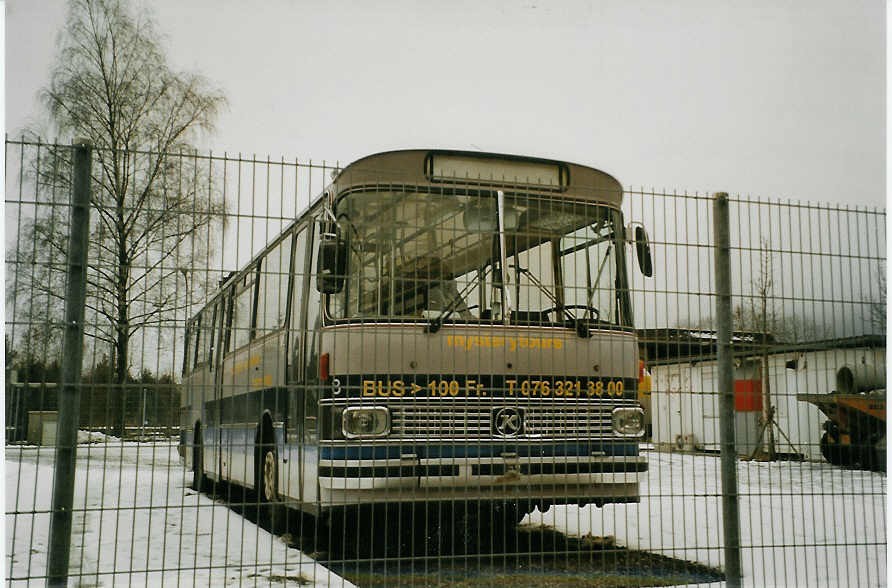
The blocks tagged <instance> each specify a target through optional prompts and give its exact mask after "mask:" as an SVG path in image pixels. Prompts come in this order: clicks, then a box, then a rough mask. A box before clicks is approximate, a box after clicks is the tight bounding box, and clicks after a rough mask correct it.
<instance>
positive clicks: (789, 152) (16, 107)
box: [6, 0, 886, 206]
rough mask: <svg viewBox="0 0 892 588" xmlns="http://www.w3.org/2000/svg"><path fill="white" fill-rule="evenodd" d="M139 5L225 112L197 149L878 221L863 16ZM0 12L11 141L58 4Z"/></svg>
mask: <svg viewBox="0 0 892 588" xmlns="http://www.w3.org/2000/svg"><path fill="white" fill-rule="evenodd" d="M145 4H146V5H148V6H150V7H151V9H152V10H153V11H154V14H155V16H156V20H157V22H158V28H159V29H160V30H161V31H163V32H164V33H165V35H166V47H167V49H168V55H169V57H170V60H171V62H172V63H173V65H174V67H176V68H178V69H184V70H193V71H198V72H201V73H203V74H204V75H206V76H208V77H209V78H210V79H211V80H212V81H214V82H215V83H216V84H217V85H218V86H219V87H220V88H221V89H222V90H223V91H224V92H225V93H226V95H227V96H228V99H229V107H228V110H227V111H226V112H225V113H224V114H223V115H222V116H221V118H220V120H219V124H218V130H217V132H216V134H215V135H213V136H212V137H210V138H209V139H208V141H207V145H206V146H207V147H210V148H213V150H214V151H215V152H222V151H229V152H230V153H233V152H241V153H244V154H257V155H259V156H264V157H265V156H266V155H270V156H272V157H273V158H276V159H278V158H279V157H280V156H285V157H286V158H289V159H290V158H294V157H299V158H301V159H306V158H309V157H311V158H313V159H315V160H321V159H327V160H339V161H340V162H341V163H342V164H344V163H346V162H349V161H352V160H354V159H356V158H359V157H361V156H363V155H366V154H369V153H373V152H377V151H382V150H387V149H398V148H406V147H428V146H431V147H444V148H459V149H470V150H477V149H479V150H483V151H494V152H506V153H516V154H526V155H536V156H543V157H553V158H557V159H563V160H568V161H573V162H577V163H582V164H586V165H591V166H594V167H598V168H601V169H603V170H605V171H607V172H608V173H611V174H613V175H614V176H616V177H617V178H618V179H619V180H620V181H621V182H622V183H623V184H624V185H625V186H627V187H635V188H637V187H644V188H651V187H654V188H657V189H667V190H679V191H681V190H688V191H699V192H701V193H702V192H710V191H717V190H723V191H728V192H731V193H732V194H740V195H752V196H761V197H781V198H795V199H801V200H808V201H819V202H828V201H829V202H845V203H852V204H866V205H871V206H874V205H884V203H885V198H886V187H885V169H886V166H885V161H886V160H885V145H886V143H885V126H886V120H885V116H886V95H885V73H886V63H885V59H886V55H885V45H884V39H885V28H886V18H885V9H886V3H885V2H883V1H882V0H862V1H854V0H846V1H838V0H833V1H818V0H808V1H805V0H795V1H786V2H785V1H771V2H769V1H762V2H749V1H741V2H730V1H715V0H686V1H681V0H678V1H676V0H664V1H662V2H656V1H650V0H641V1H630V0H604V1H600V0H597V1H596V0H592V1H587V2H586V1H575V2H571V1H567V0H562V1H560V2H558V1H556V0H552V1H544V0H520V1H516V2H509V1H493V2H478V1H469V2H421V1H417V2H387V1H383V2H331V1H318V2H317V1H309V0H306V1H297V0H293V1H287V0H277V1H273V0H266V1H264V2H244V1H222V0H188V1H183V0H155V1H151V2H146V3H145ZM6 11H7V20H6V27H7V31H6V34H7V37H6V68H7V70H6V125H7V130H8V132H10V133H13V134H14V133H16V131H18V130H19V129H21V128H22V127H23V126H24V125H26V124H28V122H29V121H32V120H34V119H35V116H36V115H37V114H38V112H39V110H38V106H37V101H36V94H37V91H38V90H39V88H40V87H41V86H42V85H45V84H46V82H47V80H48V75H49V68H50V64H51V62H52V60H53V57H54V52H55V37H56V34H57V32H58V31H59V29H60V28H61V26H62V24H63V22H64V18H65V3H64V2H62V1H60V0H41V1H39V2H35V1H33V0H7V2H6ZM62 139H63V140H66V141H67V140H68V139H69V138H62Z"/></svg>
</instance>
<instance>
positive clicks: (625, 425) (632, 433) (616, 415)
mask: <svg viewBox="0 0 892 588" xmlns="http://www.w3.org/2000/svg"><path fill="white" fill-rule="evenodd" d="M613 432H614V433H616V434H617V435H619V436H620V437H641V436H642V435H644V411H643V410H642V409H640V408H638V407H634V408H633V407H621V408H614V409H613Z"/></svg>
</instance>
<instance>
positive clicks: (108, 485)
mask: <svg viewBox="0 0 892 588" xmlns="http://www.w3.org/2000/svg"><path fill="white" fill-rule="evenodd" d="M52 464H53V450H52V448H43V449H38V448H36V447H28V446H8V447H7V448H6V512H7V515H6V546H5V547H6V561H5V568H6V570H5V574H6V576H7V578H8V579H9V580H10V581H11V582H10V584H11V585H12V586H18V585H27V584H30V583H33V585H36V586H42V585H44V582H45V580H44V579H43V577H44V574H45V573H46V565H47V548H48V538H49V519H50V515H49V513H48V510H49V507H50V505H51V503H52V483H53V468H52ZM137 464H139V467H137ZM77 474H78V475H77V483H76V491H75V505H74V508H75V511H76V514H75V521H74V533H73V535H74V536H73V539H72V551H71V567H70V574H71V575H70V582H69V585H85V586H93V585H98V586H129V585H133V586H160V585H162V584H163V585H165V586H167V585H169V586H223V585H237V586H255V585H261V586H267V585H269V584H271V583H272V584H276V585H280V586H281V585H287V586H299V585H317V586H343V585H348V586H349V585H351V584H349V583H348V582H345V581H344V580H342V579H341V578H340V577H338V576H336V575H334V574H332V573H331V572H330V571H329V570H328V569H326V568H324V567H323V566H321V565H318V564H316V563H315V562H314V561H313V560H312V559H310V558H309V557H307V556H305V555H303V554H302V553H301V552H300V551H297V550H295V549H289V548H288V546H287V545H286V544H285V542H284V541H282V539H280V538H279V537H275V536H273V535H270V534H269V533H268V532H266V531H265V530H263V529H261V528H259V527H257V526H256V525H254V524H252V523H250V522H249V521H248V520H246V519H245V518H243V517H241V516H239V515H237V514H236V513H234V512H233V511H231V510H230V509H229V508H227V507H226V506H224V505H223V504H222V503H219V502H215V501H213V500H211V499H210V498H208V497H207V496H206V495H199V494H196V493H195V492H193V491H192V490H190V489H189V488H188V487H187V484H188V483H189V482H191V477H192V475H191V473H190V474H186V473H185V472H184V470H183V467H182V466H181V465H180V463H179V455H178V454H177V452H176V445H175V444H173V443H171V444H161V443H156V444H138V443H123V444H122V443H120V442H110V443H100V444H91V445H81V446H80V447H79V448H78V463H77ZM187 478H188V479H187ZM14 513H19V514H18V515H15V514H14ZM32 513H33V514H32ZM29 579H31V582H29Z"/></svg>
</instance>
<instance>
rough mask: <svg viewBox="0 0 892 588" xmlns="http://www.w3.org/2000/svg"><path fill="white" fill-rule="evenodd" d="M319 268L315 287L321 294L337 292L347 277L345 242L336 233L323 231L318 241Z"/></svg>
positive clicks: (342, 286) (342, 287) (341, 288)
mask: <svg viewBox="0 0 892 588" xmlns="http://www.w3.org/2000/svg"><path fill="white" fill-rule="evenodd" d="M318 267H319V270H318V272H317V273H316V289H317V290H319V292H321V293H322V294H337V293H338V292H340V291H341V290H343V289H344V281H345V280H346V278H347V242H346V241H344V240H343V239H341V237H340V235H338V234H336V233H323V235H322V240H321V241H320V242H319V263H318Z"/></svg>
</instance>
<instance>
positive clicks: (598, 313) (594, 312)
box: [542, 304, 601, 320]
mask: <svg viewBox="0 0 892 588" xmlns="http://www.w3.org/2000/svg"><path fill="white" fill-rule="evenodd" d="M568 308H581V309H583V310H589V311H591V314H592V318H593V319H595V320H600V318H601V311H599V310H598V309H597V308H595V307H594V306H588V305H586V304H565V305H563V306H561V307H557V306H552V307H551V308H546V309H545V310H543V311H542V312H547V313H552V312H557V311H558V310H567V309H568ZM577 320H579V319H577Z"/></svg>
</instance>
